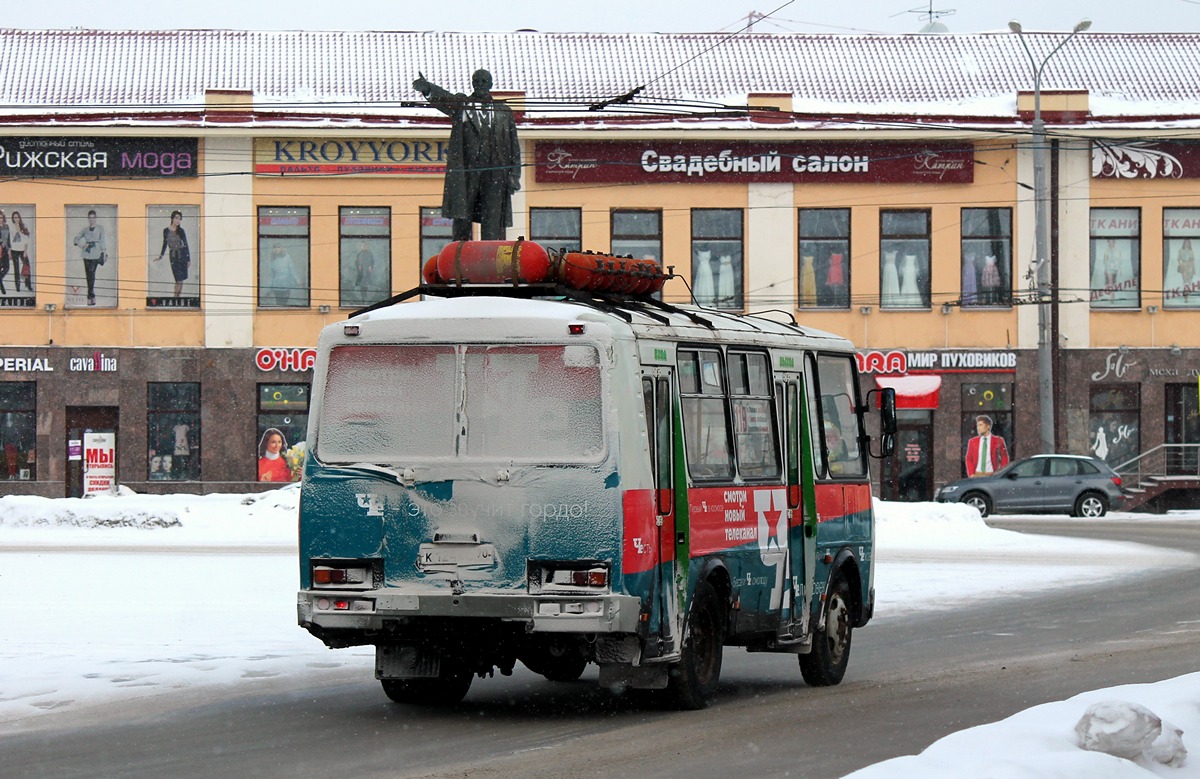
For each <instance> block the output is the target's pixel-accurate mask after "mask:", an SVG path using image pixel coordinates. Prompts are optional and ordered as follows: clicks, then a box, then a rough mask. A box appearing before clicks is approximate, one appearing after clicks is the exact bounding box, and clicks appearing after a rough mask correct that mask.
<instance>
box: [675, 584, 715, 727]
mask: <svg viewBox="0 0 1200 779" xmlns="http://www.w3.org/2000/svg"><path fill="white" fill-rule="evenodd" d="M684 636H685V637H684V640H683V650H682V652H681V656H680V660H679V663H678V664H677V665H675V666H673V667H672V668H671V671H670V677H669V681H668V683H667V689H668V691H669V693H670V695H671V696H672V697H673V698H674V700H675V703H676V705H677V706H679V708H681V709H691V710H695V709H703V708H704V707H705V706H707V705H708V702H709V701H710V700H711V699H712V697H713V695H715V694H716V692H717V683H718V682H719V681H720V679H721V650H722V647H723V645H724V643H725V615H724V613H723V612H722V610H721V602H720V599H719V598H718V597H717V593H716V591H715V590H714V589H713V588H712V585H710V584H709V583H708V582H703V581H702V582H700V583H698V584H697V585H696V591H695V593H693V595H692V606H691V609H690V611H689V612H688V619H687V628H686V631H685V633H684Z"/></svg>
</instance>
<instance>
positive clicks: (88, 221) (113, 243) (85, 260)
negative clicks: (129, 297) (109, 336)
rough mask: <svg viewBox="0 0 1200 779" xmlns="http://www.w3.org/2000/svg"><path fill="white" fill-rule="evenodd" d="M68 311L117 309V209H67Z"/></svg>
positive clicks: (103, 207) (101, 207)
mask: <svg viewBox="0 0 1200 779" xmlns="http://www.w3.org/2000/svg"><path fill="white" fill-rule="evenodd" d="M66 227H67V231H66V232H67V246H66V255H65V256H66V258H67V269H66V273H65V274H64V275H65V278H66V282H67V288H66V299H65V300H64V304H65V305H66V307H67V308H86V307H89V306H96V307H99V308H116V307H117V292H118V290H117V279H118V278H120V276H119V274H118V273H117V258H118V257H119V256H120V254H119V253H118V250H117V207H116V206H99V205H84V206H67V207H66Z"/></svg>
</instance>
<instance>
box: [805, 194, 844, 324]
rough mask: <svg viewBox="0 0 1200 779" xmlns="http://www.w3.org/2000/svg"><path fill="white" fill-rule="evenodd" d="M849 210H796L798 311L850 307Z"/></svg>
mask: <svg viewBox="0 0 1200 779" xmlns="http://www.w3.org/2000/svg"><path fill="white" fill-rule="evenodd" d="M849 262H850V209H849V208H802V209H800V273H799V276H798V278H799V279H800V284H799V287H800V289H799V302H798V307H799V308H813V307H822V308H849V307H850V265H849Z"/></svg>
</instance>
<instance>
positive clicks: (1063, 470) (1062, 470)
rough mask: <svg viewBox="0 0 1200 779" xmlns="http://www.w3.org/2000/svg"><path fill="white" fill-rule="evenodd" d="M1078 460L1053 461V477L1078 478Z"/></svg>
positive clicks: (1051, 472) (1051, 465)
mask: <svg viewBox="0 0 1200 779" xmlns="http://www.w3.org/2000/svg"><path fill="white" fill-rule="evenodd" d="M1077 462H1078V460H1057V459H1056V460H1051V461H1050V475H1051V476H1076V475H1078V473H1079V466H1078V465H1076V463H1077Z"/></svg>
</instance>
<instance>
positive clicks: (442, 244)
mask: <svg viewBox="0 0 1200 779" xmlns="http://www.w3.org/2000/svg"><path fill="white" fill-rule="evenodd" d="M453 240H454V220H453V219H451V218H449V217H446V216H442V209H440V208H422V209H421V265H422V267H423V266H424V264H425V261H426V260H428V259H429V258H430V257H436V256H437V255H438V254H440V253H441V251H442V249H444V248H446V244H448V243H450V242H451V241H453Z"/></svg>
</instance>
